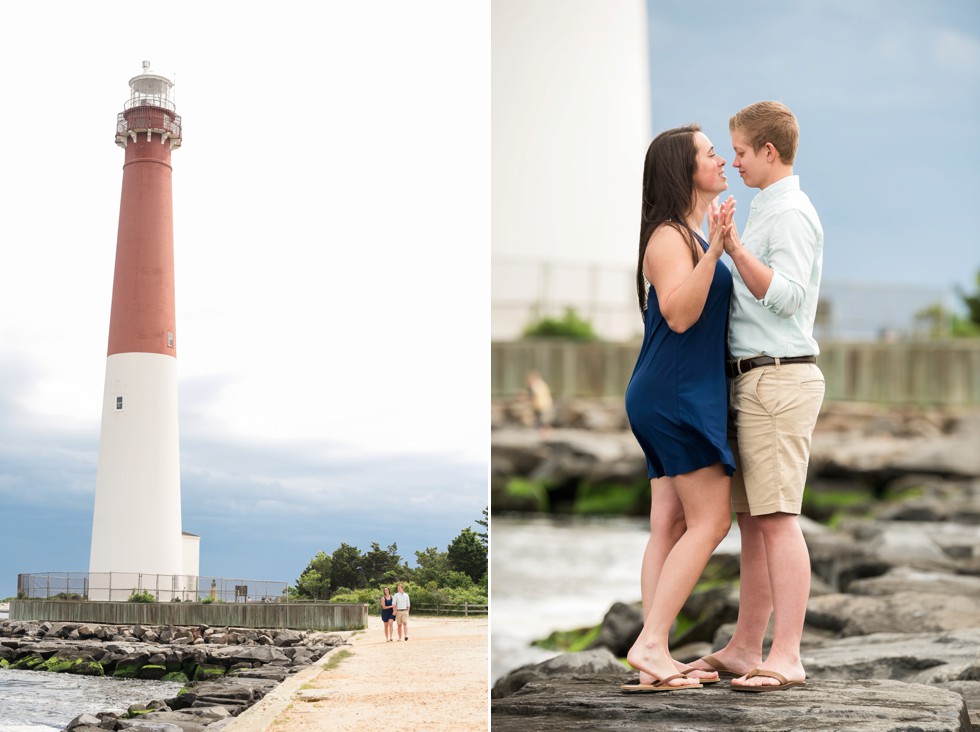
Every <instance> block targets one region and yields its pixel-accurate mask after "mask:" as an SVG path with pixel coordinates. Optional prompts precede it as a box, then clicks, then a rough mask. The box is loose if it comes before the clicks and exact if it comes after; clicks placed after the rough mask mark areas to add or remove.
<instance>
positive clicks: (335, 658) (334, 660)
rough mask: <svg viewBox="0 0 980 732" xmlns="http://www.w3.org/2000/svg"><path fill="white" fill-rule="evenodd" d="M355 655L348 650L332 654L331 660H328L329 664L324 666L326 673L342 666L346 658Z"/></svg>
mask: <svg viewBox="0 0 980 732" xmlns="http://www.w3.org/2000/svg"><path fill="white" fill-rule="evenodd" d="M353 655H354V654H353V653H351V652H350V651H348V650H347V649H346V648H345V649H343V650H340V651H337V652H336V653H332V654H330V658H328V659H327V662H326V663H325V664H323V669H324V670H325V671H329V670H331V669H334V668H337V666H339V665H340V662H341V661H343V660H344V659H345V658H349V657H350V656H353Z"/></svg>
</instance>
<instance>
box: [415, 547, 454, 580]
mask: <svg viewBox="0 0 980 732" xmlns="http://www.w3.org/2000/svg"><path fill="white" fill-rule="evenodd" d="M415 563H416V564H417V565H418V566H417V567H416V569H415V572H414V574H415V582H416V583H417V584H420V585H427V584H429V583H430V582H434V583H435V584H436V585H438V586H440V587H442V586H444V585H445V584H446V578H447V577H448V576H449V573H450V572H452V567H450V566H449V557H448V556H446V552H441V551H439V550H438V549H436V548H435V547H434V546H430V547H426V548H425V550H424V551H416V552H415Z"/></svg>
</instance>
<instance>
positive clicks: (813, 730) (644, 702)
mask: <svg viewBox="0 0 980 732" xmlns="http://www.w3.org/2000/svg"><path fill="white" fill-rule="evenodd" d="M632 676H633V674H629V673H627V672H624V673H620V674H608V675H605V676H591V677H577V678H576V677H573V678H568V677H563V678H556V679H546V680H539V681H532V682H530V683H528V684H527V685H525V686H524V687H523V688H522V689H521V690H520V691H518V692H516V693H515V694H512V695H510V696H508V697H506V698H495V699H493V700H492V701H491V703H490V717H491V727H492V728H493V730H494V732H526V731H527V730H535V732H565V731H566V730H590V731H592V730H617V731H629V730H638V731H639V730H642V731H643V732H667V731H668V730H669V731H670V732H676V731H677V730H684V731H685V732H714V731H715V730H717V731H718V732H721V731H722V730H724V732H731V731H732V730H740V731H741V732H750V731H752V732H754V731H757V732H763V731H765V732H783V731H789V730H800V731H802V730H806V731H807V732H842V731H843V730H846V732H899V731H902V732H909V731H911V730H916V731H918V732H969V731H970V730H971V725H970V721H969V717H968V714H967V710H966V706H965V704H964V701H963V697H961V696H960V695H959V694H957V693H955V692H952V691H948V690H945V689H938V688H936V687H931V686H924V685H920V684H906V683H903V682H900V681H886V680H881V681H879V680H873V681H861V682H855V681H841V680H833V681H822V680H811V681H808V682H807V686H806V687H805V688H796V689H790V690H788V691H784V692H770V693H766V694H750V693H745V692H734V691H732V690H731V688H730V687H729V684H728V682H722V683H718V684H713V685H711V686H705V687H704V688H702V689H690V690H687V691H675V692H666V693H647V694H624V693H623V692H622V691H620V688H619V687H620V685H621V684H623V683H628V682H629V681H630V679H631V677H632Z"/></svg>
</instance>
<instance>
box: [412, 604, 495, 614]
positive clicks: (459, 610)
mask: <svg viewBox="0 0 980 732" xmlns="http://www.w3.org/2000/svg"><path fill="white" fill-rule="evenodd" d="M489 611H490V606H489V605H473V604H470V603H466V602H464V603H463V604H462V605H449V604H446V605H442V604H439V605H427V604H419V605H412V612H413V613H419V612H421V613H424V614H430V613H431V614H432V615H460V614H462V615H467V616H468V615H486V614H487V613H488V612H489Z"/></svg>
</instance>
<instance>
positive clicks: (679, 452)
mask: <svg viewBox="0 0 980 732" xmlns="http://www.w3.org/2000/svg"><path fill="white" fill-rule="evenodd" d="M695 236H697V234H696V233H695ZM697 239H698V241H699V242H700V243H701V247H702V248H703V249H704V250H705V251H707V249H708V243H707V242H706V241H705V240H704V239H702V238H701V237H700V236H697ZM731 293H732V273H731V272H730V271H729V269H728V267H726V266H725V265H724V264H722V263H721V262H720V261H719V262H718V263H717V264H716V265H715V273H714V277H713V278H712V280H711V287H710V288H709V290H708V298H707V301H706V302H705V304H704V310H702V312H701V317H699V318H698V320H697V322H696V323H694V325H692V326H691V327H690V328H688V329H687V330H686V331H685V332H683V333H675V332H674V331H672V330H671V329H670V328H669V327H668V325H667V321H666V320H664V317H663V315H662V314H661V312H660V303H659V301H658V300H657V291H656V289H654V287H653V286H652V285H649V286H648V288H647V311H646V316H645V319H644V325H643V346H642V347H641V348H640V355H639V357H638V358H637V361H636V366H635V367H634V368H633V375H632V377H631V378H630V383H629V386H628V387H627V388H626V414H627V416H628V417H629V422H630V427H631V428H632V430H633V434H634V435H635V436H636V440H637V442H639V443H640V447H641V448H642V449H643V453H644V454H645V455H646V458H647V471H648V475H649V477H650V478H660V477H662V476H665V475H668V476H674V475H679V474H681V473H689V472H691V471H692V470H697V469H698V468H704V467H707V466H709V465H714V464H715V463H717V462H721V463H722V465H723V466H724V468H725V472H726V473H727V474H728V475H732V474H734V473H735V460H734V458H733V457H732V451H731V448H730V447H729V446H728V439H727V437H726V430H727V419H728V389H727V382H726V377H725V353H726V344H725V339H726V330H727V324H728V301H729V298H730V297H731Z"/></svg>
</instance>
